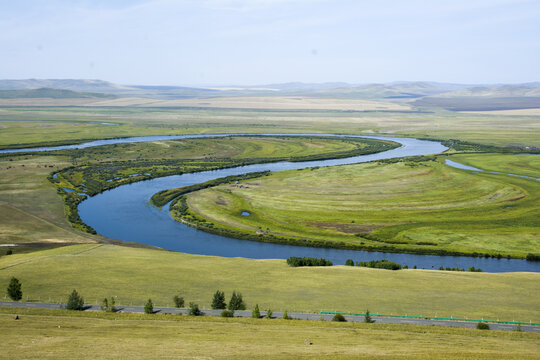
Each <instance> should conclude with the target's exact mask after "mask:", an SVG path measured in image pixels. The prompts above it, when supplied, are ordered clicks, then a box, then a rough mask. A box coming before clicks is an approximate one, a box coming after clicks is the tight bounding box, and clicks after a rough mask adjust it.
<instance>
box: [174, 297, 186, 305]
mask: <svg viewBox="0 0 540 360" xmlns="http://www.w3.org/2000/svg"><path fill="white" fill-rule="evenodd" d="M173 302H174V306H175V307H177V308H181V307H184V298H183V297H181V296H178V295H174V297H173Z"/></svg>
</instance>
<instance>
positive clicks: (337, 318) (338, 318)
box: [332, 314, 347, 322]
mask: <svg viewBox="0 0 540 360" xmlns="http://www.w3.org/2000/svg"><path fill="white" fill-rule="evenodd" d="M332 321H339V322H346V321H347V319H345V316H343V315H341V314H336V315H334V317H333V318H332Z"/></svg>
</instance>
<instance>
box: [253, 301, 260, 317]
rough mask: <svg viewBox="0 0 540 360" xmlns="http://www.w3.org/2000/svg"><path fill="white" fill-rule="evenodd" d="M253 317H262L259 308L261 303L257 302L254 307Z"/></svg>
mask: <svg viewBox="0 0 540 360" xmlns="http://www.w3.org/2000/svg"><path fill="white" fill-rule="evenodd" d="M251 317H252V318H255V319H258V318H260V317H261V312H260V310H259V304H255V308H254V309H253V312H252V313H251Z"/></svg>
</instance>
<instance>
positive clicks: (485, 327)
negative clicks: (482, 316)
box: [476, 322, 489, 330]
mask: <svg viewBox="0 0 540 360" xmlns="http://www.w3.org/2000/svg"><path fill="white" fill-rule="evenodd" d="M476 328H477V329H479V330H489V325H488V324H486V323H485V322H479V323H478V324H476Z"/></svg>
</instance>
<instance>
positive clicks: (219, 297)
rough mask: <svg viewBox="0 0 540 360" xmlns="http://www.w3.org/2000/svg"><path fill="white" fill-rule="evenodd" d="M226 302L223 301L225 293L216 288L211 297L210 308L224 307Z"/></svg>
mask: <svg viewBox="0 0 540 360" xmlns="http://www.w3.org/2000/svg"><path fill="white" fill-rule="evenodd" d="M226 307H227V304H226V303H225V293H224V292H223V291H219V290H217V291H216V293H215V294H214V298H213V299H212V309H225V308H226Z"/></svg>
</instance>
